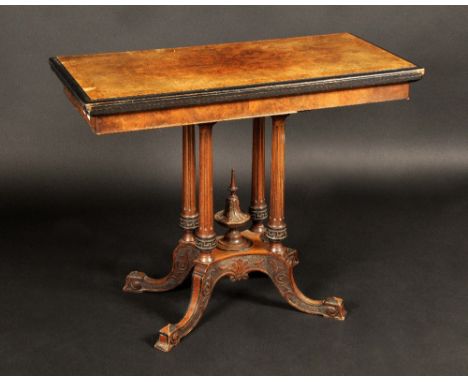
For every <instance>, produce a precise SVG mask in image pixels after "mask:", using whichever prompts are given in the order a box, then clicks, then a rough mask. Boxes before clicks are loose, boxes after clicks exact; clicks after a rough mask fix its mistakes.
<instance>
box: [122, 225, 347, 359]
mask: <svg viewBox="0 0 468 382" xmlns="http://www.w3.org/2000/svg"><path fill="white" fill-rule="evenodd" d="M242 235H243V236H244V237H245V238H246V239H249V240H251V241H252V242H253V245H252V247H251V248H249V249H248V250H244V251H239V252H235V251H224V250H221V249H219V248H216V249H215V250H213V252H212V258H213V261H212V262H211V263H209V264H206V263H202V262H200V261H198V259H195V260H194V261H193V264H194V265H195V268H194V270H193V274H192V295H191V299H190V304H189V306H188V309H187V312H186V313H185V315H184V317H183V318H182V319H181V320H180V321H179V322H178V323H176V324H168V325H166V326H165V327H164V328H162V329H161V330H160V331H159V338H158V340H157V342H156V344H155V345H154V347H155V348H156V349H158V350H161V351H164V352H168V351H170V350H171V349H172V348H173V347H174V346H176V345H177V344H178V343H179V342H180V340H181V339H182V338H183V337H185V336H186V335H187V334H189V333H190V332H191V331H192V330H193V329H194V328H195V326H196V325H197V323H198V322H199V321H200V319H201V317H202V315H203V313H204V311H205V309H206V307H207V305H208V302H209V300H210V297H211V293H212V292H213V288H214V286H215V285H216V283H217V282H218V280H219V279H221V278H222V277H224V276H229V278H230V279H231V281H240V280H245V279H247V278H248V274H249V273H250V272H252V271H260V272H263V273H265V274H267V275H268V276H269V277H270V279H271V280H272V281H273V283H274V284H275V286H276V288H277V289H278V291H279V292H280V294H281V295H282V296H283V297H284V299H285V300H286V301H287V302H288V303H289V304H290V305H291V306H293V307H294V308H296V309H298V310H300V311H302V312H305V313H309V314H317V315H321V316H323V317H327V318H333V319H336V320H344V319H345V317H346V310H345V308H344V305H343V300H342V299H341V298H339V297H328V298H325V299H323V300H314V299H310V298H308V297H306V296H305V295H304V294H303V293H302V292H301V291H300V290H299V289H298V287H297V285H296V282H295V281H294V275H293V268H294V266H295V265H297V264H298V258H297V252H296V250H294V249H290V248H285V250H284V251H283V252H282V253H275V252H272V251H271V250H270V247H271V245H270V243H267V242H264V241H262V240H261V238H260V234H257V233H254V232H251V231H244V232H242ZM146 277H147V276H146ZM131 278H132V274H130V275H129V276H127V282H126V286H127V284H128V280H129V279H131ZM148 279H149V278H148ZM150 280H154V279H150ZM146 281H148V280H146ZM143 285H144V286H143V287H142V288H139V289H138V291H139V292H142V291H158V289H157V288H154V287H148V285H155V282H154V281H150V282H149V283H147V282H146V283H144V284H143ZM166 286H167V285H166ZM133 289H134V288H133ZM133 289H132V288H130V289H129V288H126V287H124V291H132V292H134V290H133ZM159 290H162V289H159ZM165 290H167V289H165Z"/></svg>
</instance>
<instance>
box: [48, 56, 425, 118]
mask: <svg viewBox="0 0 468 382" xmlns="http://www.w3.org/2000/svg"><path fill="white" fill-rule="evenodd" d="M49 63H50V66H51V68H52V70H53V71H54V72H55V74H56V75H57V76H58V77H59V79H60V80H61V81H62V83H63V84H64V86H65V87H66V88H67V89H68V90H69V91H70V92H71V93H72V94H73V95H74V97H75V98H76V99H77V100H78V101H79V103H80V104H81V106H82V108H83V110H84V111H85V112H86V114H87V115H88V116H89V117H91V116H99V115H110V114H120V113H130V112H138V111H148V110H160V109H170V108H178V107H189V106H199V105H208V104H213V103H221V102H232V101H240V100H254V99H261V98H270V97H280V96H288V95H299V94H307V93H319V92H326V91H332V90H343V89H352V88H360V87H371V86H380V85H390V84H398V83H406V82H414V81H418V80H420V79H421V78H422V77H423V75H424V68H421V67H418V66H414V67H411V68H408V69H400V70H391V71H383V72H372V73H359V74H356V75H352V76H349V75H345V76H337V77H322V78H319V79H313V78H311V79H303V80H298V81H287V82H276V83H264V84H257V85H249V86H240V87H227V88H218V89H208V90H200V91H190V92H180V93H165V94H150V95H144V96H135V97H122V98H107V99H98V100H96V101H92V100H91V99H90V98H89V97H88V95H87V94H86V92H85V91H84V90H83V89H82V88H81V86H80V85H79V84H78V83H77V82H76V81H75V79H74V78H73V76H72V75H71V74H70V73H69V72H68V70H67V69H66V68H65V67H64V66H63V65H62V63H61V62H60V60H59V59H58V58H57V57H51V58H50V59H49Z"/></svg>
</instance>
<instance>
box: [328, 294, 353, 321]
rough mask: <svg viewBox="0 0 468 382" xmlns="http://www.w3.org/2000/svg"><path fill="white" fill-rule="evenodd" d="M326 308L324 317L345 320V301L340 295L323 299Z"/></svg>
mask: <svg viewBox="0 0 468 382" xmlns="http://www.w3.org/2000/svg"><path fill="white" fill-rule="evenodd" d="M322 304H323V307H324V308H325V309H324V314H323V315H324V317H327V318H334V319H335V320H339V321H343V320H344V319H345V318H346V314H347V312H346V309H345V307H344V301H343V299H342V298H339V297H327V298H326V299H324V300H323V301H322Z"/></svg>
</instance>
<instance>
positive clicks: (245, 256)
mask: <svg viewBox="0 0 468 382" xmlns="http://www.w3.org/2000/svg"><path fill="white" fill-rule="evenodd" d="M49 62H50V65H51V68H52V70H53V71H54V72H55V73H56V75H57V76H58V78H59V79H60V80H61V81H62V83H63V85H64V88H65V94H66V96H67V97H68V99H69V100H70V102H71V103H72V105H73V106H74V107H75V108H76V109H77V110H78V112H79V113H80V114H81V116H82V117H83V119H84V120H85V121H86V123H87V124H88V125H89V126H90V127H91V129H92V131H94V133H96V134H98V135H100V134H112V133H122V132H130V131H138V130H145V129H159V128H166V127H176V126H180V127H182V207H181V213H180V221H179V225H180V227H181V228H182V230H183V234H182V235H181V239H180V240H179V243H178V244H177V246H176V247H175V249H174V252H173V254H172V269H171V271H170V272H169V274H168V275H167V276H165V277H163V278H159V279H156V278H152V277H149V276H147V275H146V274H145V273H143V272H139V271H133V272H131V273H129V274H128V276H127V278H126V280H125V284H124V287H123V290H124V291H125V292H130V293H142V292H163V291H167V290H170V289H173V288H175V287H176V286H178V285H179V284H180V283H181V282H182V281H183V280H184V279H185V278H186V277H187V276H188V275H189V274H190V273H192V292H191V299H190V302H189V306H188V308H187V311H186V313H185V315H184V316H183V317H182V319H181V320H180V321H179V322H178V323H176V324H168V325H166V326H164V327H163V328H162V329H161V330H160V331H159V335H158V339H157V341H156V343H155V348H157V349H159V350H162V351H165V352H167V351H170V350H171V349H172V348H174V346H176V345H177V344H178V343H179V342H180V340H181V339H182V338H183V337H185V336H186V335H188V334H189V333H190V332H191V331H192V330H193V329H194V328H195V326H196V325H197V323H198V322H199V320H200V319H201V317H202V315H203V312H204V311H205V309H206V307H207V305H208V302H209V299H210V296H211V294H212V291H213V288H214V286H215V284H216V283H217V281H218V280H220V279H221V278H222V277H224V276H228V277H229V278H230V279H231V280H232V281H238V280H243V279H246V278H247V276H248V274H249V272H252V271H260V272H263V273H265V274H266V275H268V276H269V277H270V279H271V280H272V282H273V283H274V285H275V286H276V287H277V289H278V291H279V293H280V294H281V295H282V296H283V297H284V298H285V300H286V301H287V302H288V303H289V304H290V305H291V306H293V307H294V308H296V309H298V310H300V311H302V312H305V313H309V314H314V315H321V316H324V317H328V318H332V319H336V320H344V319H345V316H346V310H345V307H344V304H343V300H342V299H341V298H339V297H326V298H322V299H311V298H309V297H306V296H305V295H304V294H303V293H302V292H301V291H300V290H299V289H298V287H297V285H296V283H295V281H294V276H293V268H294V266H295V265H297V264H298V256H297V251H296V250H294V249H292V248H289V247H286V246H285V245H284V244H283V242H284V240H285V239H286V236H287V230H286V222H285V218H284V184H285V162H284V155H285V120H286V118H287V116H288V115H290V114H293V113H298V112H302V111H308V110H315V109H322V108H332V107H340V106H350V105H360V104H367V103H375V102H384V101H397V100H408V99H409V90H410V84H411V83H412V82H414V81H417V80H419V79H421V78H422V76H423V75H424V69H423V68H421V67H419V66H417V65H415V64H413V63H411V62H409V61H407V60H405V59H403V58H401V57H399V56H396V55H395V54H392V53H390V52H388V51H387V50H385V49H382V48H380V47H378V46H376V45H374V44H371V43H369V42H367V41H365V40H364V39H362V38H359V37H357V36H355V35H352V34H350V33H336V34H328V35H314V36H302V37H290V38H282V39H273V40H262V41H247V42H236V43H226V44H216V45H203V46H193V47H181V48H165V49H153V50H141V51H127V52H117V53H99V54H90V55H74V56H57V57H52V58H50V60H49ZM267 117H270V118H271V121H272V138H271V140H272V141H271V168H270V189H269V205H268V206H267V201H266V195H265V124H266V123H265V122H266V118H267ZM245 118H250V119H252V121H253V123H252V125H253V132H252V179H251V200H250V207H249V213H248V214H247V213H243V212H242V211H241V210H240V205H239V203H240V202H239V199H238V197H237V195H236V190H237V185H236V182H235V177H234V173H233V174H232V180H231V187H230V191H231V195H230V196H229V198H228V199H227V200H226V207H225V209H224V210H222V211H220V212H218V213H217V214H216V221H217V222H219V223H221V224H222V225H224V226H226V227H228V229H229V231H228V232H227V233H226V234H225V235H224V236H217V235H216V232H215V229H214V211H213V150H212V130H213V126H214V125H215V123H220V122H222V121H229V120H238V119H245ZM196 126H198V134H199V147H198V156H199V160H198V165H199V168H198V184H199V186H198V198H197V192H196V191H197V190H196V184H197V182H196V179H197V177H196V175H197V174H196V168H195V167H196V166H195V155H196V147H195V127H196ZM227 144H229V143H227ZM249 220H251V224H250V227H249V229H247V230H244V231H242V232H240V231H238V228H240V227H241V226H242V225H244V224H246V222H247V221H249Z"/></svg>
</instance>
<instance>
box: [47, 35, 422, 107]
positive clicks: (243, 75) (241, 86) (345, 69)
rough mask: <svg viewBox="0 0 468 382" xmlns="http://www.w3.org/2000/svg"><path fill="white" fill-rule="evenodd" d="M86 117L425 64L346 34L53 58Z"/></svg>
mask: <svg viewBox="0 0 468 382" xmlns="http://www.w3.org/2000/svg"><path fill="white" fill-rule="evenodd" d="M51 66H52V69H53V70H54V71H55V72H56V73H57V75H58V76H59V78H60V79H61V80H62V81H63V83H64V84H65V86H66V87H67V88H68V89H69V90H70V92H71V93H72V94H73V96H74V97H75V98H77V100H78V102H79V104H80V105H81V107H82V108H83V109H84V110H85V112H86V113H87V114H88V115H108V114H116V113H124V112H133V111H144V110H156V109H168V108H176V107H187V106H196V105H206V104H213V103H223V102H232V101H242V100H248V99H260V98H269V97H273V96H282V95H297V94H305V93H311V92H321V91H330V90H337V89H347V88H356V87H366V86H373V85H383V84H390V83H404V82H408V81H414V80H418V79H420V78H421V77H422V75H423V73H424V69H422V68H419V67H417V66H416V65H415V64H413V63H411V62H409V61H406V60H404V59H403V58H400V57H398V56H396V55H394V54H392V53H390V52H388V51H386V50H384V49H382V48H380V47H378V46H376V45H373V44H371V43H369V42H367V41H365V40H363V39H361V38H359V37H356V36H354V35H352V34H349V33H337V34H329V35H316V36H303V37H291V38H283V39H274V40H262V41H248V42H238V43H227V44H217V45H204V46H193V47H182V48H168V49H154V50H141V51H128V52H117V53H100V54H90V55H79V56H58V57H53V58H51Z"/></svg>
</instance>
